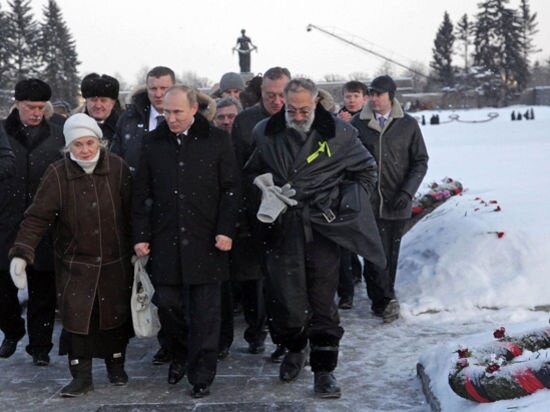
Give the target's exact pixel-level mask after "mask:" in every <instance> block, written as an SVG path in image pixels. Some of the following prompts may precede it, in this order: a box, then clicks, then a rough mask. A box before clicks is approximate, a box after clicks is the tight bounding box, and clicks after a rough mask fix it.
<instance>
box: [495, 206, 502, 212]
mask: <svg viewBox="0 0 550 412" xmlns="http://www.w3.org/2000/svg"><path fill="white" fill-rule="evenodd" d="M501 210H502V209H501V208H500V206H497V207H496V209H495V210H494V212H500V211H501Z"/></svg>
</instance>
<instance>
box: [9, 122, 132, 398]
mask: <svg viewBox="0 0 550 412" xmlns="http://www.w3.org/2000/svg"><path fill="white" fill-rule="evenodd" d="M63 132H64V135H65V142H66V149H67V153H66V154H65V157H64V159H61V160H59V161H57V162H55V163H53V164H52V165H50V166H49V167H48V169H47V170H46V173H45V174H44V176H43V178H42V182H41V184H40V187H39V188H38V191H37V193H36V196H35V198H34V201H33V203H32V205H31V206H30V207H29V209H28V210H27V211H26V212H25V219H24V220H23V222H22V223H21V227H20V230H19V233H18V234H17V238H16V240H15V243H14V245H13V247H12V249H11V250H10V257H11V258H12V260H11V264H10V274H11V276H12V279H13V281H14V283H15V285H16V286H17V287H19V288H21V287H24V285H25V283H26V273H25V267H26V265H27V264H32V263H33V261H34V257H35V256H34V250H35V248H36V246H37V245H38V243H39V242H40V239H41V238H42V236H43V235H44V233H45V232H46V231H47V229H48V227H49V226H50V225H53V226H54V228H55V246H54V251H55V268H56V288H57V299H58V307H59V310H60V313H61V319H62V322H63V335H62V339H61V345H60V346H61V347H60V352H61V354H64V353H68V356H69V368H70V371H71V375H72V376H73V380H72V382H71V383H70V384H69V385H67V386H65V387H64V388H63V389H62V391H61V395H62V396H65V397H75V396H80V395H82V394H84V393H86V392H88V391H90V390H93V383H92V357H100V358H104V359H105V364H106V366H107V372H108V376H109V380H110V382H111V383H112V384H113V385H124V384H125V383H126V382H127V381H128V375H127V374H126V372H125V371H124V358H125V351H126V346H127V344H128V337H129V336H130V331H131V326H130V325H131V323H130V318H131V315H130V294H131V284H132V276H131V271H130V251H131V247H130V243H129V236H130V227H129V211H130V198H131V186H130V171H129V169H128V166H127V165H126V163H125V162H124V161H123V160H122V159H121V158H119V157H117V156H116V155H113V154H109V153H108V152H107V151H106V150H105V149H104V148H102V147H101V141H100V139H101V138H102V132H101V129H100V128H99V126H98V125H97V122H96V121H94V120H93V119H92V118H91V117H89V116H88V115H86V114H83V113H79V114H75V115H74V116H72V117H70V118H69V119H68V120H67V122H66V123H65V126H64V129H63Z"/></svg>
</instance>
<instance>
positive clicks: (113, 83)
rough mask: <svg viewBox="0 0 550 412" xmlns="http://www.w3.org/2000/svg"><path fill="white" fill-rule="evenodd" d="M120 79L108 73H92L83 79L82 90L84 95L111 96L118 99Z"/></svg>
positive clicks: (86, 96)
mask: <svg viewBox="0 0 550 412" xmlns="http://www.w3.org/2000/svg"><path fill="white" fill-rule="evenodd" d="M118 89H119V84H118V80H117V79H115V78H114V77H111V76H108V75H106V74H103V75H101V76H100V75H99V74H97V73H90V74H88V75H87V76H86V77H84V78H83V79H82V84H81V85H80V90H81V91H82V97H84V98H85V99H87V98H88V97H110V98H111V99H114V100H116V99H118Z"/></svg>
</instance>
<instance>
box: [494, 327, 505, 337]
mask: <svg viewBox="0 0 550 412" xmlns="http://www.w3.org/2000/svg"><path fill="white" fill-rule="evenodd" d="M505 335H506V329H504V327H503V326H501V327H500V328H498V329H497V330H495V331H494V332H493V336H494V337H495V339H502V338H503V337H504V336H505Z"/></svg>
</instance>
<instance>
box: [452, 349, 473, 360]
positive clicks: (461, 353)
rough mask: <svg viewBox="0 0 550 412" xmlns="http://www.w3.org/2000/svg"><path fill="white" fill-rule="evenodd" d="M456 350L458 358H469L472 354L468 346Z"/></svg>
mask: <svg viewBox="0 0 550 412" xmlns="http://www.w3.org/2000/svg"><path fill="white" fill-rule="evenodd" d="M456 352H457V353H458V357H459V358H469V357H470V356H471V355H472V352H470V350H469V349H468V348H464V349H459V350H457V351H456Z"/></svg>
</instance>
